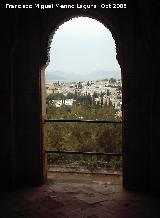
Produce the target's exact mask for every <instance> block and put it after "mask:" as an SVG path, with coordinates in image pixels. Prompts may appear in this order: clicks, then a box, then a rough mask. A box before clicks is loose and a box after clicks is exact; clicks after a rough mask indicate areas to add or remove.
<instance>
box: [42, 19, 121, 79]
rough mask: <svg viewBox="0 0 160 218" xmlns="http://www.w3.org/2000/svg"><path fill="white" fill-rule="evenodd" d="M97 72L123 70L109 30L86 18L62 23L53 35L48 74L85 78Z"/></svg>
mask: <svg viewBox="0 0 160 218" xmlns="http://www.w3.org/2000/svg"><path fill="white" fill-rule="evenodd" d="M98 70H105V71H114V70H115V71H120V67H119V65H118V62H117V60H116V48H115V42H114V40H113V38H112V35H111V33H110V31H109V30H108V29H107V28H106V27H105V26H104V25H103V24H101V23H100V22H98V21H96V20H94V19H91V18H87V17H78V18H73V19H72V20H69V21H67V22H65V23H64V24H62V25H61V26H60V27H59V28H58V30H57V31H56V33H55V34H54V35H53V39H52V43H51V49H50V63H49V65H48V66H47V68H46V74H47V73H51V72H53V71H65V72H66V73H72V72H73V73H76V74H79V75H84V74H88V73H91V72H92V71H98Z"/></svg>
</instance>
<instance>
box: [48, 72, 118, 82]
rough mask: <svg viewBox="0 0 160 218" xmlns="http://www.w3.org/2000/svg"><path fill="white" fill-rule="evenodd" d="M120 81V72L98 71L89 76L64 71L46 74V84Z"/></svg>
mask: <svg viewBox="0 0 160 218" xmlns="http://www.w3.org/2000/svg"><path fill="white" fill-rule="evenodd" d="M111 77H113V78H115V79H120V78H121V73H120V71H105V70H97V71H93V72H91V73H88V74H86V75H85V74H76V73H68V72H64V71H53V72H46V83H52V82H54V81H82V80H99V79H106V78H108V79H109V78H111Z"/></svg>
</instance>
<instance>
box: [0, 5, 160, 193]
mask: <svg viewBox="0 0 160 218" xmlns="http://www.w3.org/2000/svg"><path fill="white" fill-rule="evenodd" d="M157 10H158V3H157V4H156V3H154V4H152V5H149V4H148V5H147V4H145V5H142V3H137V4H134V5H129V4H128V8H127V9H123V10H118V9H116V10H104V9H103V10H102V9H101V10H88V11H86V10H84V11H83V10H77V11H76V10H72V9H71V10H65V11H64V12H63V13H62V10H61V9H60V10H54V9H49V10H45V11H40V10H33V9H32V10H19V11H17V10H16V11H11V10H5V15H3V20H5V23H3V24H2V27H1V28H2V29H3V36H4V38H3V41H1V43H2V44H3V46H2V49H3V54H4V55H3V59H2V60H3V63H5V65H4V69H3V68H2V69H3V71H2V73H1V81H2V83H1V86H0V89H1V92H0V95H1V102H2V103H3V104H2V107H1V110H2V112H1V114H2V120H1V124H2V126H3V130H2V132H1V139H2V141H1V142H2V143H1V153H0V169H1V176H2V178H3V180H1V181H0V183H1V184H2V185H8V186H11V185H20V184H21V185H24V184H25V185H36V184H40V183H42V182H43V175H42V174H43V173H42V169H43V149H42V136H43V134H42V132H41V125H42V122H41V121H42V119H41V92H40V90H41V85H40V70H41V67H42V66H44V64H45V63H46V60H47V48H48V40H49V36H50V33H51V32H52V31H53V30H54V28H55V27H57V25H59V24H60V23H62V22H63V21H64V20H66V19H68V18H69V17H72V16H75V15H80V14H83V15H89V16H92V17H95V18H96V19H99V20H101V21H102V22H103V23H104V24H106V25H107V26H108V27H109V28H110V30H111V31H112V34H113V37H114V38H115V39H116V44H117V55H118V60H119V64H120V65H121V69H122V79H123V115H124V120H123V136H124V137H123V138H124V142H123V151H124V187H125V188H128V189H132V190H137V191H143V190H144V191H146V190H159V191H160V188H159V185H158V184H159V182H160V180H159V175H158V174H157V173H156V172H158V171H159V167H158V166H159V159H160V148H159V146H158V144H157V142H156V141H157V139H159V137H158V136H159V131H158V129H156V128H155V124H156V122H157V115H158V105H159V101H160V100H159V94H158V91H159V90H158V85H159V84H158V80H157V79H156V77H157V76H156V75H157V73H158V67H156V66H157V61H156V55H155V53H153V46H154V45H155V44H154V40H156V39H158V36H157V34H158V33H157V34H155V33H156V30H155V27H156V26H158V21H157V19H156V17H155V13H156V11H157ZM157 13H158V11H157ZM154 34H155V35H154ZM157 60H158V59H157ZM4 72H5V73H4Z"/></svg>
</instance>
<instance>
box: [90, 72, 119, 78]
mask: <svg viewBox="0 0 160 218" xmlns="http://www.w3.org/2000/svg"><path fill="white" fill-rule="evenodd" d="M87 77H88V78H91V79H92V80H93V78H94V80H98V79H106V78H108V79H109V78H112V77H113V78H115V79H120V78H121V72H120V71H105V70H96V71H93V72H91V73H90V74H88V75H87Z"/></svg>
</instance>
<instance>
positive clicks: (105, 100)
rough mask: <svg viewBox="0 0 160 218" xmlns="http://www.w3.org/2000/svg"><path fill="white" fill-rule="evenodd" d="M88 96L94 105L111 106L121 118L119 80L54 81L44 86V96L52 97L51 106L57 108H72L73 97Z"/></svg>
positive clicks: (120, 85) (120, 87) (74, 100)
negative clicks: (64, 106) (63, 106)
mask: <svg viewBox="0 0 160 218" xmlns="http://www.w3.org/2000/svg"><path fill="white" fill-rule="evenodd" d="M76 95H77V96H81V97H82V96H84V97H85V96H88V97H90V98H91V99H92V102H93V103H94V104H95V105H101V106H103V105H105V104H110V103H111V104H112V105H113V106H114V108H115V109H116V114H117V116H119V117H121V116H122V112H121V107H122V81H121V79H115V78H110V79H101V80H95V81H67V82H64V81H56V82H53V83H52V84H46V96H47V97H49V96H52V98H51V99H50V100H51V102H52V104H53V105H54V106H56V107H57V108H59V107H61V106H62V105H66V106H70V107H71V106H72V105H73V103H74V102H76V99H75V96H76Z"/></svg>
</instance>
